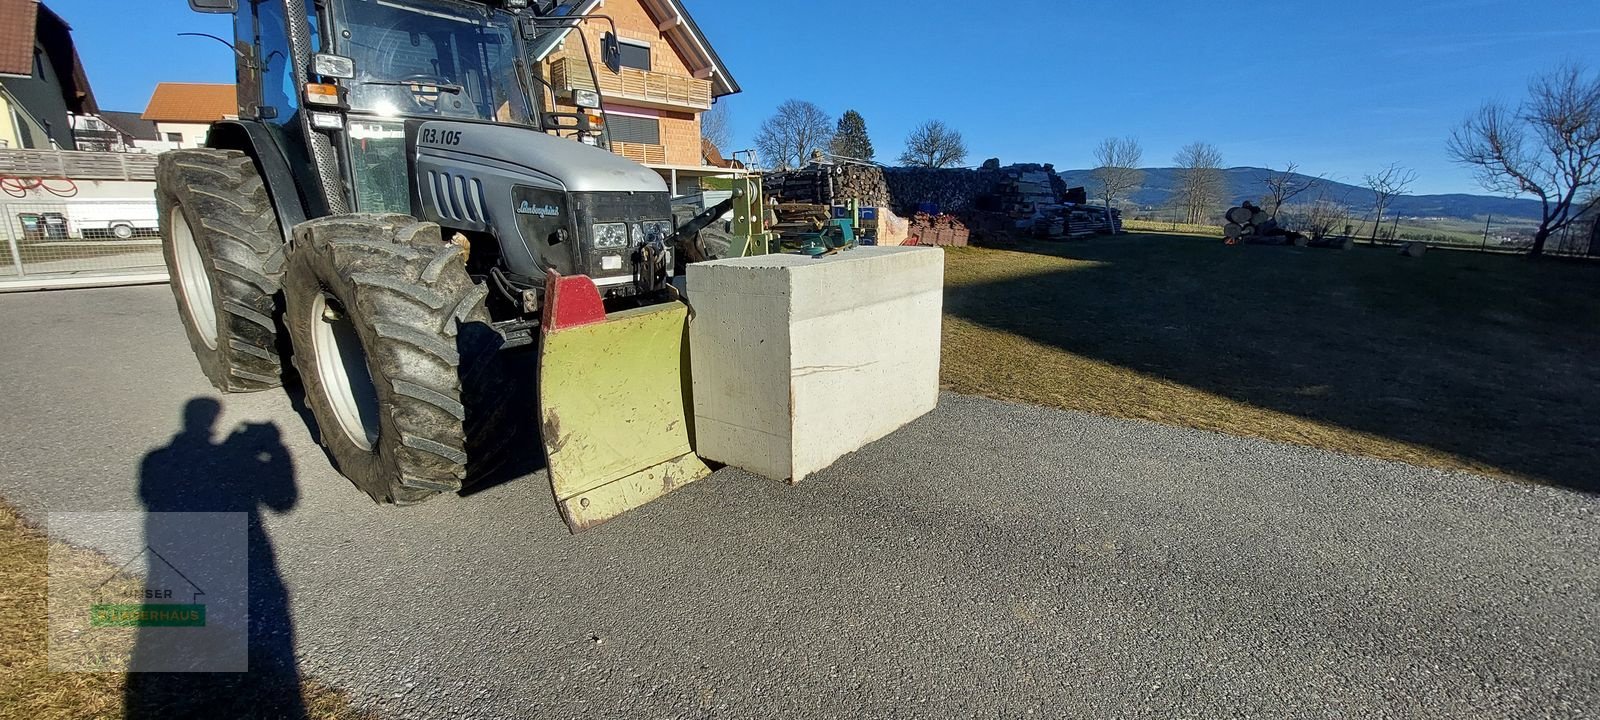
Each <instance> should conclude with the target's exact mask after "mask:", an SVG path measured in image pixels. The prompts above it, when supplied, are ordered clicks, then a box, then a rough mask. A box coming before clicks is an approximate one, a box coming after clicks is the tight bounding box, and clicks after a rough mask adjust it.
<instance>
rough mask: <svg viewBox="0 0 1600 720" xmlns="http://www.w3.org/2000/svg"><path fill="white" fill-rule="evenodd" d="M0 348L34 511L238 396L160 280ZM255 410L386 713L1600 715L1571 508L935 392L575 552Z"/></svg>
mask: <svg viewBox="0 0 1600 720" xmlns="http://www.w3.org/2000/svg"><path fill="white" fill-rule="evenodd" d="M0 327H3V328H4V335H3V336H4V337H5V338H6V343H5V349H4V351H3V353H0V388H3V391H0V403H3V408H4V414H3V417H4V423H5V427H6V436H7V437H6V441H5V442H4V443H3V444H0V496H3V497H4V498H6V499H7V500H9V501H10V502H12V503H14V504H16V505H18V506H19V507H20V508H21V509H22V510H23V511H24V513H26V514H28V515H30V516H33V517H41V516H42V515H43V514H44V513H46V512H48V511H55V510H63V511H64V510H75V511H90V510H138V509H140V508H141V504H140V497H139V493H138V490H137V488H138V482H139V468H140V463H141V458H142V457H144V455H145V454H146V453H148V452H150V451H152V450H154V449H156V448H159V447H162V446H164V445H167V444H168V443H169V441H170V440H171V438H172V435H173V433H174V432H175V431H176V430H177V429H178V427H179V423H180V416H181V412H182V410H183V408H184V406H185V403H186V402H187V401H189V400H190V399H191V398H195V397H219V396H217V395H216V393H214V392H213V391H212V390H211V389H210V387H209V386H207V385H206V384H205V381H204V380H203V378H202V377H201V375H200V373H199V370H198V368H197V367H196V365H195V363H194V361H193V360H192V359H191V357H190V355H189V351H188V348H187V346H186V345H185V343H184V342H183V339H182V336H181V334H180V329H179V326H178V322H177V319H176V315H175V310H174V308H173V303H172V300H171V296H170V294H169V292H168V290H167V289H166V288H165V287H143V288H125V289H105V290H78V291H62V292H52V293H33V294H10V295H0ZM530 412H531V411H530ZM246 422H250V423H270V424H274V425H275V426H276V427H277V429H278V430H279V432H280V433H281V437H282V443H283V445H284V446H285V447H286V448H287V451H288V453H289V455H290V456H291V457H292V458H293V461H294V470H295V474H294V485H295V487H296V488H297V490H298V500H297V501H296V503H295V504H294V507H293V509H292V510H289V511H288V512H284V513H274V512H271V511H264V512H263V517H264V524H265V527H266V530H267V533H268V535H269V536H270V539H271V542H272V543H273V544H274V545H275V547H276V555H277V563H278V567H277V573H278V574H279V575H280V576H281V580H282V583H283V586H284V587H286V588H287V590H288V595H289V607H290V608H291V610H292V626H293V632H294V637H295V642H296V653H297V654H298V657H299V659H300V665H301V667H302V669H303V670H304V671H306V672H309V673H314V674H316V675H317V676H319V677H321V678H322V679H324V680H326V681H328V682H330V683H331V684H333V685H336V686H339V687H343V688H346V689H348V690H350V691H351V692H352V693H353V694H354V695H355V697H356V700H357V702H358V703H361V704H363V705H367V706H370V707H373V708H376V709H379V710H382V711H387V712H389V713H392V714H394V715H396V716H401V717H512V716H523V717H525V716H535V715H537V716H540V717H627V718H634V717H763V718H765V717H819V718H821V717H864V716H869V717H937V718H945V717H967V716H972V717H1019V716H1025V715H1028V714H1035V715H1043V716H1052V717H1062V716H1078V717H1113V716H1115V717H1163V718H1166V717H1196V718H1214V717H1221V716H1230V717H1232V716H1238V717H1264V718H1278V717H1307V718H1325V717H1332V716H1339V717H1361V718H1377V717H1474V718H1485V717H1507V718H1510V717H1547V716H1548V717H1572V718H1577V717H1585V716H1587V717H1594V716H1596V715H1597V714H1600V619H1597V618H1596V612H1597V610H1600V499H1597V498H1595V497H1592V496H1585V495H1580V494H1576V493H1573V492H1569V491H1563V490H1558V489H1552V488H1544V487H1533V486H1526V485H1520V484H1513V483H1508V482H1502V481H1496V480H1490V479H1486V478H1481V477H1476V476H1472V475H1464V474H1453V473H1444V472H1437V471H1433V470H1424V469H1419V468H1415V467H1410V466H1406V465H1399V464H1394V463H1387V462H1378V461H1373V460H1367V459H1363V458H1354V457H1346V456H1342V455H1336V454H1331V453H1327V452H1321V451H1316V450H1310V449H1305V448H1300V447H1291V446H1285V445H1278V444H1273V443H1268V442H1261V441H1255V440H1247V439H1240V438H1235V437H1229V436H1224V435H1217V434H1211V433H1206V432H1198V431H1194V430H1187V429H1178V428H1171V427H1165V426H1160V425H1154V424H1150V423H1144V422H1131V421H1123V420H1112V419H1106V418H1101V417H1095V416H1089V415H1082V414H1075V413H1069V412H1060V411H1055V410H1050V409H1045V408H1038V407H1032V406H1024V405H1016V404H1009V403H1002V402H994V401H990V400H985V399H979V398H973V397H965V396H959V395H946V396H945V397H944V399H943V402H942V403H941V405H940V407H939V409H938V410H937V411H936V412H935V413H933V414H932V415H930V416H928V417H925V418H923V419H922V420H919V421H918V422H916V423H914V424H913V425H911V426H910V427H907V428H906V429H904V430H902V431H900V432H898V433H896V434H895V435H893V436H891V437H889V438H887V439H885V440H883V441H880V442H878V443H875V444H873V445H871V446H869V447H867V448H866V449H864V450H862V451H860V452H858V453H855V454H854V455H851V456H849V457H847V458H845V459H843V460H841V461H840V462H839V463H837V464H836V465H835V466H834V467H832V468H831V469H829V470H827V471H825V472H822V473H818V474H817V475H816V476H815V477H814V479H812V480H811V481H808V482H807V483H805V484H803V485H801V486H798V487H786V486H784V485H781V484H778V483H774V482H770V481H767V480H763V479H760V478H757V477H753V476H750V475H747V474H744V473H742V472H739V471H737V470H732V469H727V470H722V471H720V472H718V473H716V474H715V475H713V476H712V477H711V478H709V479H708V480H706V481H703V482H700V483H697V484H695V485H692V486H690V487H689V488H687V489H685V490H683V491H681V492H679V493H676V494H674V495H671V496H669V497H667V498H665V499H663V500H661V501H658V502H656V503H653V504H651V505H649V506H648V507H646V508H644V509H642V510H640V511H637V512H634V513H631V514H629V515H627V516H624V517H623V518H622V519H620V520H617V521H615V522H613V523H611V524H609V525H606V526H603V527H601V528H599V529H597V530H595V531H592V532H589V533H586V534H584V535H580V536H576V537H574V536H569V535H568V534H567V533H566V532H565V530H564V526H563V525H562V523H561V521H560V519H559V518H558V517H557V515H556V513H555V510H554V508H553V505H552V503H551V500H550V496H549V488H548V486H547V485H545V484H544V481H543V477H542V476H541V475H531V476H528V477H523V478H520V479H517V480H514V481H511V482H508V483H505V484H501V485H498V486H495V487H492V488H489V489H487V490H485V491H482V492H479V493H477V494H474V495H471V496H468V497H461V498H455V497H451V498H444V499H442V500H440V501H436V502H432V503H428V504H426V505H423V506H419V507H414V508H405V509H394V508H380V507H375V506H373V505H372V504H371V503H370V502H368V501H367V500H366V498H365V496H363V495H362V494H361V493H359V492H357V491H356V490H355V489H353V488H352V487H350V486H349V484H348V483H347V482H346V481H344V480H343V479H341V478H340V477H339V476H338V475H336V474H335V473H334V472H333V471H332V470H331V469H330V468H329V466H328V463H327V461H326V459H325V458H324V456H323V455H322V453H321V451H320V450H319V448H318V447H317V446H316V445H315V443H314V442H313V441H312V440H311V437H310V434H309V432H308V431H307V430H306V427H305V424H304V422H303V421H302V420H301V419H300V417H299V416H298V415H297V414H296V412H295V410H294V408H293V407H292V406H291V404H290V402H289V400H288V399H287V396H286V395H285V394H284V393H283V392H268V393H262V394H256V395H247V396H229V397H227V398H225V399H223V414H222V417H221V422H220V424H219V431H220V432H221V434H224V435H225V434H226V433H227V431H228V430H229V429H230V428H232V427H234V426H235V425H236V424H239V423H246ZM529 452H530V453H532V452H537V450H536V449H535V448H529ZM1597 471H1600V470H1597ZM229 473H230V468H229V467H228V466H227V464H226V463H224V462H221V461H218V462H214V463H207V462H196V463H195V472H194V477H193V478H191V479H190V481H191V482H196V483H204V482H207V481H208V480H207V479H208V478H211V477H216V478H229V477H230V476H229ZM235 479H236V478H235ZM287 625H288V624H287V623H286V624H285V626H286V627H287Z"/></svg>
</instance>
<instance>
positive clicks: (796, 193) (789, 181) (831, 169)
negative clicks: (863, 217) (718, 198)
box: [761, 164, 889, 207]
mask: <svg viewBox="0 0 1600 720" xmlns="http://www.w3.org/2000/svg"><path fill="white" fill-rule="evenodd" d="M761 187H762V191H763V192H765V193H766V195H767V197H771V198H777V199H778V200H779V201H780V202H789V203H810V204H815V205H831V204H833V203H835V202H843V201H845V200H849V199H854V200H856V201H857V202H859V203H861V204H862V205H865V206H868V207H888V205H889V188H888V185H887V184H885V183H884V179H883V171H882V170H881V169H879V168H877V167H872V166H868V165H854V164H838V165H825V164H819V165H812V166H810V167H806V168H802V169H799V170H788V171H784V172H775V173H769V174H767V175H766V176H765V177H763V178H762V182H761Z"/></svg>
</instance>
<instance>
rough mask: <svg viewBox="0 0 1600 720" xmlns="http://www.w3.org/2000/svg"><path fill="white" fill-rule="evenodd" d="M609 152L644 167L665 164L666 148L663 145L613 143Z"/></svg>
mask: <svg viewBox="0 0 1600 720" xmlns="http://www.w3.org/2000/svg"><path fill="white" fill-rule="evenodd" d="M611 152H614V153H616V154H618V155H621V156H623V157H625V158H627V159H629V160H632V161H634V162H636V163H643V164H645V165H665V164H667V148H666V146H664V145H643V144H640V143H624V142H613V143H611Z"/></svg>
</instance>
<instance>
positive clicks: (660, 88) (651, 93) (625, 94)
mask: <svg viewBox="0 0 1600 720" xmlns="http://www.w3.org/2000/svg"><path fill="white" fill-rule="evenodd" d="M563 4H564V5H567V6H569V9H568V11H567V12H566V14H568V15H572V16H574V17H577V16H581V15H604V16H607V17H609V18H610V19H611V21H612V22H615V24H616V33H617V39H618V40H619V42H620V45H621V70H620V72H618V73H613V72H612V71H611V70H610V69H609V68H607V67H605V65H604V64H603V63H602V62H601V40H602V37H603V36H604V35H605V34H607V33H609V32H611V28H612V25H611V23H610V22H607V21H605V20H602V19H599V18H593V17H591V18H589V19H587V20H583V21H581V22H575V24H576V27H575V28H572V29H564V30H561V31H558V32H554V33H551V34H550V35H549V36H547V37H546V38H545V39H544V41H543V42H541V43H540V45H539V47H538V48H537V50H536V53H535V57H536V59H538V60H539V61H540V62H541V63H542V69H543V72H544V73H545V78H546V79H547V80H549V81H550V88H551V90H550V91H548V92H547V99H548V100H549V101H550V102H551V103H552V104H553V105H554V106H555V107H557V108H558V109H561V110H563V111H567V112H570V111H572V110H573V108H572V107H571V101H572V93H573V91H575V90H599V91H600V93H601V95H602V96H603V97H604V99H605V100H604V102H605V110H606V121H607V127H608V129H609V132H610V137H611V151H612V152H615V153H617V154H619V155H622V156H623V157H626V158H629V159H631V160H634V161H636V162H639V163H642V164H644V165H646V166H648V167H650V168H653V169H655V170H656V171H657V172H660V173H661V175H662V177H663V178H665V179H666V180H667V182H668V183H669V184H670V186H671V187H672V189H673V194H674V195H684V194H690V193H693V192H695V190H696V188H697V187H698V183H699V178H702V177H708V176H726V175H728V174H730V173H737V172H741V171H739V170H735V169H730V168H727V167H718V166H716V165H712V164H710V163H708V162H707V161H706V160H705V153H704V151H703V143H702V141H701V137H700V115H701V114H702V113H704V112H706V111H707V110H710V109H711V104H712V103H713V102H716V101H717V99H718V98H721V97H726V96H728V95H732V94H734V93H737V92H739V83H737V82H736V81H734V79H733V76H732V75H729V74H728V70H727V68H726V67H724V66H723V64H722V59H721V58H719V57H717V52H716V50H714V49H712V47H711V42H710V41H709V40H707V39H706V36H705V34H704V33H702V32H701V31H700V28H699V26H697V25H695V22H694V18H692V17H690V16H689V12H688V10H686V9H685V8H684V3H683V2H682V0H576V1H569V2H567V3H563ZM579 33H582V36H581V37H580V36H579ZM584 42H587V43H588V52H587V53H586V52H585V50H584V47H583V43H584ZM590 58H592V59H593V62H594V67H592V68H591V67H589V64H588V63H589V59H590Z"/></svg>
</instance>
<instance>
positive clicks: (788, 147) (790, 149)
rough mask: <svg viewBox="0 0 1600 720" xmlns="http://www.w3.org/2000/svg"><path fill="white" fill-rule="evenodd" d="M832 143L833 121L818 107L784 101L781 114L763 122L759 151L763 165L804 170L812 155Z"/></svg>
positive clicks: (810, 104)
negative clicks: (802, 168)
mask: <svg viewBox="0 0 1600 720" xmlns="http://www.w3.org/2000/svg"><path fill="white" fill-rule="evenodd" d="M832 140H833V118H831V117H828V113H826V112H823V111H822V108H820V107H817V106H816V104H814V103H810V102H807V101H805V100H785V101H784V103H783V104H782V105H779V106H778V111H777V112H776V113H774V114H773V115H772V117H769V118H767V119H766V121H765V122H763V123H761V131H760V132H758V133H756V149H757V150H759V151H761V157H762V162H764V163H768V164H771V165H773V166H774V167H779V168H791V167H804V166H805V164H806V163H807V162H809V161H810V159H811V155H812V153H815V152H817V151H819V150H824V149H826V148H827V147H828V143H830V142H831V141H832Z"/></svg>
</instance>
